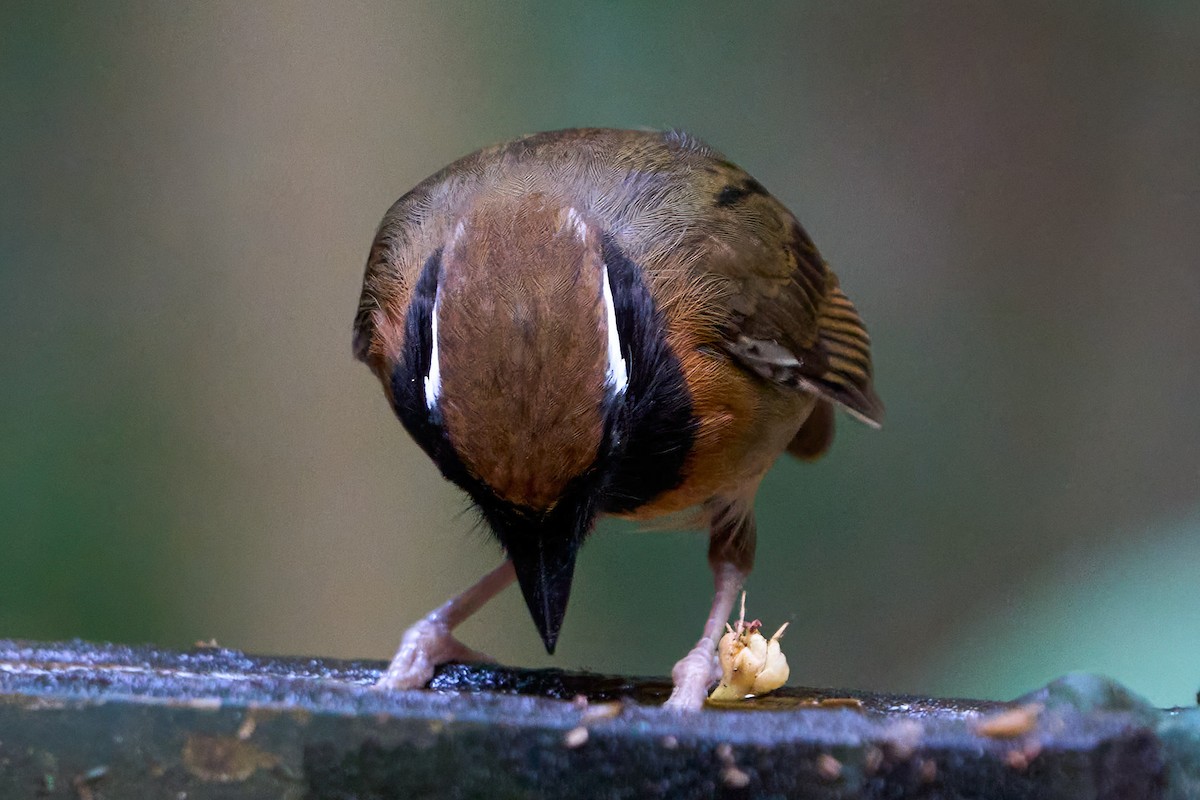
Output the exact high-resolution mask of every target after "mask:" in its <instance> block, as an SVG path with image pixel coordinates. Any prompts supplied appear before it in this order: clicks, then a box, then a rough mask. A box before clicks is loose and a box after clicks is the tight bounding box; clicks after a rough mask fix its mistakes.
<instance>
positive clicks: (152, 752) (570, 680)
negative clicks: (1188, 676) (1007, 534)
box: [0, 640, 1200, 800]
mask: <svg viewBox="0 0 1200 800" xmlns="http://www.w3.org/2000/svg"><path fill="white" fill-rule="evenodd" d="M383 666H384V665H383V664H382V663H381V662H373V661H372V662H367V661H334V660H329V659H316V658H294V657H289V658H277V657H256V656H247V655H245V654H243V653H240V652H237V651H233V650H225V649H218V648H198V649H195V650H191V651H188V652H169V651H161V650H156V649H153V648H148V647H123V646H115V645H96V644H89V643H85V642H78V641H77V642H65V643H50V644H46V643H37V642H22V641H4V640H0V797H4V798H7V797H39V796H40V797H71V798H85V800H86V798H163V797H168V798H175V797H187V798H188V800H198V799H200V798H231V799H232V798H279V797H283V798H295V799H297V800H298V799H299V798H338V799H339V800H350V799H351V798H355V799H357V800H367V799H368V798H424V797H461V798H470V797H487V798H509V797H513V798H526V797H545V798H687V797H731V798H733V797H736V798H752V797H775V798H783V797H789V798H790V797H797V798H822V799H825V800H829V799H832V798H850V797H855V798H858V797H867V798H902V797H927V798H959V797H961V798H967V797H970V798H990V797H996V798H1026V797H1028V798H1034V797H1037V798H1043V797H1053V798H1076V797H1078V798H1126V797H1129V798H1156V797H1163V798H1179V799H1180V800H1181V799H1182V798H1190V797H1200V709H1197V708H1194V707H1193V708H1186V709H1156V708H1154V707H1152V706H1150V705H1149V704H1148V703H1146V702H1145V701H1144V700H1142V699H1140V698H1138V697H1137V696H1136V695H1134V694H1132V693H1131V692H1129V691H1127V690H1126V689H1124V688H1123V687H1121V686H1120V685H1118V684H1116V683H1113V682H1112V681H1109V680H1107V679H1105V678H1101V677H1097V676H1091V675H1082V674H1079V675H1069V676H1067V677H1064V678H1061V679H1059V680H1058V681H1055V682H1053V683H1051V684H1050V685H1049V686H1047V687H1045V688H1043V689H1039V690H1037V691H1035V692H1031V693H1030V694H1028V695H1026V696H1024V697H1022V698H1018V699H1017V700H1015V701H1013V702H1012V703H995V702H988V701H975V700H955V699H938V698H926V697H913V696H904V695H888V694H878V693H873V692H865V691H841V690H824V689H805V688H796V687H787V688H785V689H783V690H780V691H779V692H777V693H775V694H773V695H771V696H770V697H767V698H763V699H760V700H756V701H752V702H748V703H740V704H736V705H728V706H722V707H719V708H710V709H708V710H706V711H705V712H704V713H700V714H693V715H685V716H681V715H676V714H672V713H669V712H666V711H664V710H662V709H661V708H659V707H658V705H659V703H661V702H662V700H664V699H665V697H666V694H667V691H668V689H669V685H668V684H667V683H666V682H664V681H663V680H660V679H638V678H627V677H620V676H607V675H593V674H587V673H573V672H563V671H560V670H522V669H514V668H509V667H501V666H496V665H450V666H447V667H444V668H443V669H441V670H440V671H439V672H438V674H437V676H436V677H435V678H434V681H433V683H432V685H431V688H430V689H429V690H423V691H415V692H397V693H385V692H379V691H376V690H374V689H372V688H371V685H372V683H373V682H374V681H375V679H376V677H377V676H378V675H379V673H380V670H381V669H382V667H383Z"/></svg>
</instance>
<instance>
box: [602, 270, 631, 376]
mask: <svg viewBox="0 0 1200 800" xmlns="http://www.w3.org/2000/svg"><path fill="white" fill-rule="evenodd" d="M602 277H603V279H604V280H603V289H602V291H603V294H604V310H605V322H606V327H607V328H608V371H607V372H606V373H605V376H604V380H605V382H606V383H607V384H608V385H609V386H610V387H612V389H613V391H614V392H616V393H617V394H621V393H622V392H624V391H625V387H626V386H628V385H629V369H628V367H627V365H626V364H625V357H624V356H622V355H621V334H620V332H619V331H618V330H617V309H616V306H614V305H613V295H612V286H611V285H610V284H609V281H608V264H605V265H604V274H603V276H602Z"/></svg>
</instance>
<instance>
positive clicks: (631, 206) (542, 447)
mask: <svg viewBox="0 0 1200 800" xmlns="http://www.w3.org/2000/svg"><path fill="white" fill-rule="evenodd" d="M354 343H355V344H354V349H355V353H356V355H357V356H358V357H359V358H360V359H362V360H363V361H365V362H366V363H367V364H368V365H370V366H371V368H372V370H373V371H374V372H375V374H376V375H377V376H378V377H379V379H380V380H381V381H382V383H383V385H384V389H385V392H387V394H388V396H389V398H390V399H391V401H392V403H393V406H394V407H395V408H396V410H397V414H398V415H399V416H400V418H401V420H402V421H403V422H404V423H405V425H406V427H407V428H408V429H409V431H410V432H411V433H412V434H413V436H414V437H415V438H416V439H417V441H418V442H419V443H420V444H421V445H422V446H423V447H424V448H425V449H426V451H427V452H429V454H430V455H431V456H432V457H433V458H434V460H435V461H436V462H437V463H438V465H439V467H441V469H442V471H443V472H444V473H445V474H446V475H447V477H449V478H450V479H451V480H454V481H455V482H456V483H459V484H460V485H461V486H463V488H464V489H466V490H467V492H468V493H469V494H470V495H471V497H472V499H473V500H474V501H475V503H476V505H477V506H478V507H479V509H480V511H481V513H482V514H483V516H484V518H485V520H487V522H488V523H489V525H490V526H491V527H492V529H493V531H494V532H495V533H496V535H497V537H498V538H499V539H500V542H501V544H502V545H503V547H504V548H505V551H506V553H507V554H508V556H509V558H510V559H511V562H512V566H508V564H507V562H506V565H505V566H502V567H501V568H499V569H498V570H497V571H496V572H494V573H492V574H491V575H490V576H489V577H488V578H485V580H484V581H483V582H481V584H479V585H477V586H476V587H474V588H473V589H472V590H470V591H468V592H467V593H466V594H465V595H463V596H461V597H460V598H456V599H455V600H453V601H451V602H450V603H449V604H447V606H444V607H443V608H441V609H439V610H438V611H436V612H434V613H433V614H431V615H430V617H427V618H426V619H425V620H423V621H422V622H421V623H418V625H417V626H414V628H413V629H411V630H410V631H409V633H408V634H406V637H405V641H404V643H403V644H402V647H401V650H400V652H399V653H398V654H397V657H396V660H395V661H394V662H393V665H392V668H391V669H390V671H389V675H388V677H387V678H385V683H387V684H388V685H391V686H411V685H419V684H420V683H423V682H424V681H425V680H427V679H428V677H429V674H430V673H431V670H432V666H434V665H435V664H436V663H437V662H439V661H440V660H445V659H447V658H458V657H469V656H472V655H477V654H473V653H471V652H470V651H467V650H465V648H463V646H462V645H460V644H458V643H457V642H456V641H455V640H453V638H452V637H451V636H450V633H449V630H450V628H452V627H453V626H454V625H455V624H457V622H458V621H461V619H462V618H463V617H465V616H466V615H467V614H469V613H470V612H471V611H473V610H474V609H475V608H477V607H478V605H480V604H482V602H484V601H486V599H487V598H488V597H490V596H491V594H494V592H495V591H498V590H499V589H500V588H502V587H503V586H504V585H507V583H508V582H510V581H511V580H512V579H513V577H514V575H515V577H516V579H517V580H519V582H520V583H521V588H522V591H523V592H524V594H525V597H526V601H527V603H528V604H529V607H530V611H531V613H532V614H533V616H534V620H535V622H537V624H538V627H539V630H540V631H541V632H542V635H543V638H544V639H545V640H546V643H547V647H548V648H550V649H552V648H553V644H554V640H555V639H556V638H557V634H558V626H559V624H560V623H561V619H562V614H563V611H564V610H565V607H566V599H567V595H568V593H569V588H570V579H571V573H572V570H573V567H574V560H575V554H576V551H577V549H578V546H579V544H580V543H581V542H582V541H583V539H584V538H585V537H586V535H587V533H588V532H589V531H590V529H591V527H592V525H593V524H594V520H595V518H596V517H597V516H598V515H601V514H604V513H611V514H617V515H622V516H628V517H633V518H637V519H646V518H651V517H656V516H659V515H663V514H668V513H672V512H678V511H682V510H684V509H688V508H693V507H698V508H700V509H701V510H702V512H703V515H704V518H705V519H706V521H707V523H708V524H709V526H710V529H711V538H710V550H709V555H710V561H711V563H712V564H713V569H714V573H715V575H716V576H717V598H716V601H715V602H714V605H713V612H712V614H711V615H710V618H709V621H708V624H706V626H705V636H704V637H703V638H702V639H701V641H700V643H699V644H698V645H697V647H696V648H695V649H694V650H693V651H692V653H691V654H689V656H688V657H687V658H685V659H684V660H683V661H681V662H680V664H679V665H678V666H677V668H676V672H675V678H676V684H677V691H676V694H675V695H673V699H672V705H674V706H677V707H684V708H693V707H696V706H697V705H698V704H699V703H700V702H702V700H703V696H704V690H705V688H706V685H707V682H708V680H709V678H710V677H712V676H711V675H710V673H711V671H712V657H713V649H714V647H715V641H716V640H715V636H716V635H717V634H718V633H719V631H720V629H721V625H723V623H724V621H725V619H726V618H727V617H728V614H729V610H730V607H731V604H732V599H733V596H734V595H735V594H736V592H737V590H738V589H739V588H740V586H741V583H742V580H743V579H744V577H745V575H746V574H747V573H748V572H749V570H750V567H751V565H752V562H753V555H754V539H755V535H754V523H753V513H752V502H753V497H754V493H755V490H756V489H757V486H758V483H759V481H760V480H761V478H762V476H763V474H765V472H766V471H767V469H768V468H769V467H770V465H771V464H772V463H773V462H774V461H775V459H776V458H777V457H778V456H779V455H780V453H782V452H783V451H784V450H785V449H786V450H788V451H789V452H791V453H792V454H793V455H796V456H798V457H800V458H806V459H813V458H816V457H818V456H819V455H821V454H822V453H823V452H824V451H825V450H826V449H827V448H828V446H829V444H830V442H831V441H832V438H833V424H834V422H833V420H834V417H833V413H832V410H833V407H834V405H837V406H840V407H842V408H844V409H845V410H847V411H849V412H850V413H851V414H852V415H853V416H855V417H857V418H858V419H860V420H862V421H865V422H867V423H869V424H872V425H878V424H879V422H880V421H881V419H882V405H881V404H880V402H879V400H878V398H877V397H876V395H875V392H874V390H873V388H872V381H871V360H870V350H869V347H870V340H869V338H868V336H867V333H866V330H865V328H864V327H863V325H862V322H861V320H860V319H859V317H858V314H857V312H856V311H855V309H854V306H853V305H852V304H851V303H850V301H849V299H848V298H847V297H846V295H845V294H844V293H843V292H842V290H841V288H840V287H839V285H838V280H837V277H836V276H835V275H834V274H833V272H832V271H830V270H829V268H828V266H827V265H826V264H825V262H824V261H823V260H822V259H821V257H820V254H819V253H818V252H817V250H816V248H815V246H814V245H813V243H812V241H811V239H809V237H808V235H807V234H806V233H805V232H804V230H803V229H802V228H801V227H800V225H799V223H798V222H797V221H796V219H795V218H794V217H793V216H792V214H791V213H790V212H789V211H788V210H787V209H786V208H784V207H783V205H781V204H780V203H779V202H778V201H777V200H776V199H775V198H774V197H772V196H771V195H770V194H769V193H768V192H767V191H766V189H764V188H763V186H762V185H761V184H759V183H758V182H757V181H755V180H754V179H753V178H751V177H750V176H749V175H747V174H746V173H745V172H743V171H742V170H741V169H740V168H738V167H737V166H735V165H734V164H732V163H730V162H729V161H727V160H726V159H725V158H724V157H723V156H721V155H720V154H719V153H717V152H715V151H714V150H712V149H711V148H709V147H708V146H707V145H704V144H702V143H700V142H698V141H697V140H695V139H693V138H691V137H689V136H686V135H684V134H681V133H675V132H672V133H665V134H664V133H657V132H639V131H619V130H603V129H585V130H570V131H558V132H552V133H543V134H537V135H534V136H529V137H525V138H523V139H518V140H516V141H513V142H508V143H505V144H501V145H497V146H495V147H490V148H486V149H484V150H481V151H479V152H477V153H475V154H472V155H470V156H467V157H466V158H463V159H461V160H459V161H457V162H455V163H454V164H451V165H450V166H448V167H446V168H445V169H443V170H442V171H441V172H439V173H437V174H435V175H434V176H432V177H430V178H429V179H427V180H426V181H424V182H422V183H421V184H420V185H419V186H417V187H416V188H415V189H413V190H412V191H411V192H409V193H408V194H407V195H405V196H404V197H402V198H401V199H400V200H399V201H397V202H396V204H395V205H394V206H393V207H392V208H391V209H390V210H389V211H388V213H387V215H386V216H385V218H384V220H383V223H382V225H381V227H380V230H379V233H378V235H377V236H376V240H375V244H374V246H373V247H372V249H371V255H370V258H369V261H368V264H367V272H366V276H365V279H364V284H363V294H362V300H361V302H360V305H359V309H358V314H357V316H356V318H355V338H354ZM514 567H515V569H514ZM718 618H719V619H718Z"/></svg>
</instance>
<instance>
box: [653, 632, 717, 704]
mask: <svg viewBox="0 0 1200 800" xmlns="http://www.w3.org/2000/svg"><path fill="white" fill-rule="evenodd" d="M720 679H721V662H720V661H719V660H718V659H717V643H716V642H714V641H713V640H712V639H710V638H708V637H707V636H706V637H704V638H703V639H701V640H700V641H698V642H696V646H695V647H693V648H692V649H691V652H689V653H688V654H687V655H686V656H684V657H683V658H681V659H680V660H679V661H678V662H677V663H676V664H675V667H674V668H673V669H672V670H671V680H672V682H674V684H675V689H674V690H673V691H672V692H671V696H670V697H669V698H668V699H667V702H666V703H665V704H664V705H663V707H664V708H669V709H672V710H673V711H699V710H700V709H701V708H703V707H704V701H705V699H706V698H707V697H708V688H709V687H710V686H712V685H713V684H714V683H716V682H717V681H719V680H720Z"/></svg>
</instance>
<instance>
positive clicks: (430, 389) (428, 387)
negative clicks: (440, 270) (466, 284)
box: [425, 283, 442, 411]
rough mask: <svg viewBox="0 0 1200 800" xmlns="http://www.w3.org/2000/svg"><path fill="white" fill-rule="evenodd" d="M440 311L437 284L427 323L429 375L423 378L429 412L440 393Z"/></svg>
mask: <svg viewBox="0 0 1200 800" xmlns="http://www.w3.org/2000/svg"><path fill="white" fill-rule="evenodd" d="M441 310H442V286H441V284H440V283H439V284H438V287H437V291H436V292H435V293H434V295H433V313H432V314H431V315H430V322H429V337H430V338H431V339H432V340H433V344H432V346H431V347H430V348H429V374H428V375H426V376H425V407H426V408H428V409H429V410H430V411H433V410H434V409H435V408H437V400H438V395H440V394H441V393H442V370H441V367H440V365H439V364H438V314H439V313H440V312H441Z"/></svg>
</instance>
